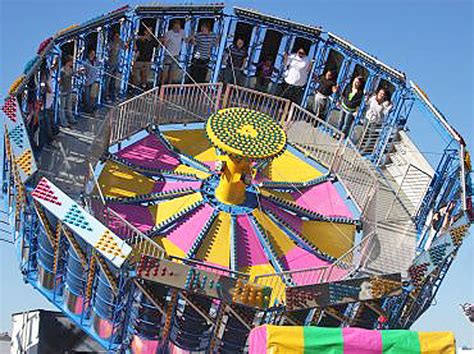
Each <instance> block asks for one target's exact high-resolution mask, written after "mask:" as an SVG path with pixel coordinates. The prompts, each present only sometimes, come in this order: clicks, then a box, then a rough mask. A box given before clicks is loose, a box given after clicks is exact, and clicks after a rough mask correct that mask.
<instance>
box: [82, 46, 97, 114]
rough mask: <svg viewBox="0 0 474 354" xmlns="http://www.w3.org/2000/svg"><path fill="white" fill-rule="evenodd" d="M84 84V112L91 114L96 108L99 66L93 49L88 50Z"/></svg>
mask: <svg viewBox="0 0 474 354" xmlns="http://www.w3.org/2000/svg"><path fill="white" fill-rule="evenodd" d="M84 73H85V76H86V82H85V86H84V111H86V112H87V113H92V111H94V109H95V107H96V98H97V95H98V93H99V83H98V82H97V80H98V78H99V65H98V63H97V58H96V55H95V50H94V49H92V48H91V49H89V52H88V53H87V60H86V63H85V66H84Z"/></svg>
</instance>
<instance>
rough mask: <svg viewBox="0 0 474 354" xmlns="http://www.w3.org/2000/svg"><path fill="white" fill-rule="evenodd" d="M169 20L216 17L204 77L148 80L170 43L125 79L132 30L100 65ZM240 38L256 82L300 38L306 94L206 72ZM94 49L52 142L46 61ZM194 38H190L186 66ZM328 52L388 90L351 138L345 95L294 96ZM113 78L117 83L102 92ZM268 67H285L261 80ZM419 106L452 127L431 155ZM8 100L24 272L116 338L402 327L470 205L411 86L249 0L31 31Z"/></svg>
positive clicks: (184, 345) (112, 341)
mask: <svg viewBox="0 0 474 354" xmlns="http://www.w3.org/2000/svg"><path fill="white" fill-rule="evenodd" d="M174 19H180V20H182V21H183V23H184V28H185V31H186V32H188V33H191V32H193V31H194V30H195V29H196V28H198V26H199V24H200V22H201V21H208V22H209V21H211V22H212V25H213V30H214V31H215V32H217V33H218V34H221V40H220V45H219V46H218V47H216V48H214V50H213V54H212V56H211V60H210V63H209V73H210V75H209V80H210V82H209V83H204V84H203V83H199V84H198V83H191V84H188V83H185V82H186V80H187V77H186V75H182V78H181V83H178V84H170V85H161V86H159V85H158V84H159V81H160V72H161V70H162V68H163V59H164V55H165V53H164V49H163V48H162V47H158V48H157V49H156V50H155V53H154V56H153V59H152V63H151V64H152V78H151V80H150V86H151V88H150V89H149V90H147V91H144V92H140V91H137V88H136V87H135V86H134V85H133V84H131V83H130V75H131V71H132V68H133V65H134V46H133V45H129V46H126V47H124V48H122V49H121V50H120V60H119V66H120V68H119V70H118V72H117V73H114V74H113V75H112V74H111V73H110V72H108V69H109V67H108V65H107V61H108V59H109V57H108V55H109V54H108V50H107V45H108V41H110V33H112V32H113V31H119V33H120V37H121V39H122V40H123V41H124V42H127V43H131V42H133V40H134V39H135V38H136V36H137V35H138V34H140V33H143V31H145V30H152V31H154V35H156V37H157V38H158V37H161V35H162V34H163V33H164V32H165V31H166V30H167V28H168V26H169V24H170V21H172V20H174ZM224 33H226V35H224ZM237 36H239V37H244V38H246V41H247V43H249V46H248V47H249V57H250V58H251V60H249V61H248V63H247V67H246V68H245V71H244V74H245V76H246V86H249V87H253V85H254V75H255V70H256V65H255V63H254V62H256V61H258V60H259V58H262V57H264V56H265V55H266V54H265V53H268V52H269V51H270V50H273V51H275V52H278V53H279V55H277V56H276V57H275V60H274V65H275V66H278V65H279V64H281V61H282V57H283V55H282V54H283V53H284V52H288V51H290V50H291V49H292V48H293V47H295V46H304V47H306V48H307V49H308V50H307V51H308V53H309V56H310V57H311V58H312V59H313V60H314V63H315V65H314V66H313V69H312V73H311V79H310V80H309V82H308V84H307V85H306V87H305V92H304V95H303V100H302V103H301V105H299V104H295V103H292V102H290V101H289V100H287V99H284V98H281V97H278V96H276V95H273V94H270V93H262V92H259V91H256V90H254V89H252V88H249V87H242V86H237V85H232V84H228V85H225V86H224V85H223V84H222V83H219V82H218V78H219V72H220V70H221V67H222V66H223V65H225V63H223V61H222V53H223V48H225V47H226V46H227V45H228V44H229V43H231V42H232V41H233V39H234V38H236V37H237ZM272 46H273V47H272ZM88 48H93V49H95V50H96V51H97V54H98V58H99V62H100V63H101V64H100V65H101V66H100V75H99V94H98V96H97V103H98V108H97V110H96V111H95V112H94V114H86V113H84V112H82V110H81V95H83V94H84V84H85V83H84V77H83V76H82V75H81V74H80V70H76V71H75V72H76V74H74V81H73V86H74V94H75V97H76V99H75V103H74V106H73V110H74V112H75V113H76V114H77V115H78V117H79V123H78V124H77V126H75V127H73V128H66V129H64V128H61V129H60V132H59V135H58V136H57V137H56V141H57V143H58V146H59V148H56V149H51V148H48V147H44V146H42V144H41V138H38V136H39V137H41V136H42V134H43V133H44V130H45V129H48V127H47V124H45V123H43V122H42V119H43V118H41V117H42V111H41V105H40V104H39V103H41V102H42V101H43V100H44V99H45V92H44V89H42V88H43V87H44V77H45V75H44V70H45V68H53V69H51V72H52V77H51V85H52V88H53V95H54V99H53V106H52V109H51V111H50V113H52V115H53V116H54V118H53V119H52V120H53V122H58V117H59V116H58V115H59V114H60V102H59V101H60V94H61V93H60V91H59V75H60V74H59V73H60V69H61V68H60V66H61V65H60V60H58V59H59V58H61V57H63V56H64V55H66V54H67V55H72V56H73V58H74V68H75V69H79V68H80V67H81V65H83V63H84V58H85V55H86V52H87V50H86V49H88ZM191 53H192V44H186V45H183V48H182V52H181V55H180V57H179V65H180V68H181V69H183V71H184V72H186V68H187V67H188V66H189V65H190V63H191V60H192V56H191ZM53 63H55V64H54V65H53ZM328 67H330V68H332V69H335V70H336V71H337V73H338V75H337V78H338V83H339V84H340V85H343V84H344V83H346V82H348V81H349V80H351V78H352V77H353V76H354V75H361V74H362V75H365V76H366V78H367V83H366V90H367V91H370V90H374V89H376V88H377V87H385V88H386V89H387V90H388V91H390V93H391V96H392V98H391V100H392V102H393V104H394V108H393V110H392V111H391V113H390V114H389V116H388V117H387V118H386V119H385V121H384V122H383V123H382V124H380V126H378V127H376V129H372V130H371V131H370V132H363V133H362V135H361V136H360V137H359V138H358V140H357V141H356V142H353V141H352V140H351V139H348V138H347V137H345V136H344V135H343V134H342V133H341V132H339V131H338V130H337V129H336V128H334V126H333V124H332V123H333V120H334V117H335V116H337V114H335V113H334V112H336V111H337V110H338V107H337V101H338V96H339V93H335V94H334V95H333V97H332V98H331V103H330V107H329V112H330V114H329V118H328V121H327V122H326V121H324V120H321V119H319V118H318V117H316V116H315V115H314V114H312V113H311V112H310V111H308V110H307V109H305V107H306V105H307V103H308V101H309V99H310V97H311V96H312V95H313V94H314V91H315V89H316V87H317V80H315V79H313V78H316V77H318V76H320V75H321V74H322V73H323V72H324V70H326V69H327V68H328ZM111 77H112V78H113V79H114V80H115V83H114V84H116V85H117V90H118V91H119V92H120V97H122V99H121V100H120V101H119V102H116V103H115V104H114V105H113V106H110V105H108V104H106V103H105V102H104V99H105V91H106V90H107V87H108V86H109V85H110V78H111ZM280 81H281V72H279V71H277V72H275V73H274V74H273V77H272V84H271V86H276V85H277V84H278V83H279V82H280ZM270 92H274V91H272V88H270ZM414 104H417V106H419V107H420V108H421V109H422V110H423V111H424V112H425V113H426V114H427V116H428V118H429V119H430V120H431V121H432V122H434V123H435V124H436V127H437V129H438V130H439V131H440V134H442V135H443V137H445V141H447V143H446V145H445V146H443V147H442V148H441V149H440V155H441V156H442V157H441V158H440V159H439V161H438V162H437V164H436V165H434V166H432V164H430V162H429V161H428V160H427V159H426V158H425V157H424V155H423V154H422V153H421V152H420V151H419V149H418V148H417V146H416V141H413V140H412V138H411V137H410V135H409V133H408V130H407V129H406V128H407V121H408V118H409V115H410V112H411V109H412V107H413V105H414ZM3 112H4V114H5V140H4V141H5V144H4V147H5V149H4V151H5V153H4V175H3V177H4V178H3V181H4V184H3V190H4V194H5V196H6V198H5V200H6V207H7V208H8V212H9V214H10V219H11V225H12V228H13V230H14V232H13V233H12V235H13V240H12V241H13V242H14V243H15V245H16V246H17V250H18V257H19V262H20V269H21V271H22V274H23V276H24V279H25V280H26V281H27V282H28V283H30V284H31V285H33V286H34V287H35V288H36V289H38V291H40V292H41V293H42V294H43V295H44V296H45V297H46V298H47V299H48V300H49V301H51V302H52V303H53V304H55V305H56V306H57V307H58V308H59V309H61V311H63V312H65V313H66V314H67V315H68V316H69V317H70V318H71V319H72V320H73V321H75V322H76V323H77V324H78V325H79V326H80V327H81V328H82V329H84V330H85V331H86V332H87V333H88V334H89V335H91V336H92V337H94V338H95V339H96V340H97V341H98V342H99V343H101V344H102V345H103V346H104V348H106V349H107V350H110V351H115V352H126V351H130V352H133V353H155V352H158V351H160V350H161V351H165V352H166V351H179V350H184V351H187V352H241V351H244V350H245V343H246V339H247V336H248V333H249V331H250V329H251V328H253V327H254V326H256V325H259V324H289V325H317V326H323V327H331V326H332V327H334V326H357V327H363V328H369V329H373V328H384V329H390V328H409V327H410V326H411V324H412V323H413V322H414V321H415V320H416V319H417V318H418V317H419V316H420V315H421V314H422V313H423V312H424V311H426V310H427V309H428V307H429V306H430V304H431V302H432V300H433V298H434V296H435V295H436V292H437V289H438V288H439V286H440V284H441V282H442V280H443V278H444V276H445V274H446V272H447V270H448V268H449V266H450V264H451V263H452V261H453V260H454V257H455V255H456V252H457V250H458V249H459V247H460V246H461V244H462V239H463V237H464V236H465V235H466V233H467V232H468V228H469V225H470V222H471V220H472V216H473V215H472V197H471V194H472V190H471V187H470V169H471V166H470V159H469V154H468V152H467V151H466V146H465V143H464V141H463V139H462V137H461V136H460V135H459V134H458V133H457V132H456V131H455V130H454V129H453V128H452V127H451V126H450V125H449V123H448V121H447V120H446V119H445V118H444V116H443V115H442V114H441V113H440V112H439V111H438V110H437V109H436V107H435V106H434V105H433V104H432V103H431V102H430V101H429V99H428V97H427V96H426V94H425V93H424V92H423V91H422V90H421V89H420V88H419V87H418V86H417V85H416V84H414V83H412V82H407V81H406V77H405V75H404V74H403V73H401V72H400V71H398V70H396V69H393V68H391V67H390V66H387V65H385V64H384V63H382V62H381V61H379V60H378V59H376V58H375V57H373V56H371V55H369V54H367V53H365V52H363V51H362V50H360V49H358V48H357V47H355V46H353V45H352V44H350V43H349V42H348V41H346V40H344V39H342V38H340V37H338V36H336V35H334V34H332V33H329V32H324V31H323V30H322V29H321V28H319V27H314V26H306V25H302V24H299V23H295V22H291V21H288V20H283V19H279V18H276V17H273V16H267V15H264V14H261V13H259V12H255V11H252V10H247V9H241V8H234V13H233V14H232V15H227V14H224V6H223V5H220V4H216V5H185V6H184V5H183V6H180V5H156V6H138V7H135V8H130V7H123V8H120V9H118V10H116V11H113V12H111V13H108V14H105V15H102V16H99V17H97V18H94V19H92V20H90V21H87V22H86V23H83V24H81V25H74V26H71V27H70V28H67V29H65V30H62V31H60V32H58V33H57V34H56V35H54V36H53V37H51V38H48V39H47V40H45V41H44V42H43V43H41V45H40V47H39V49H38V54H37V56H35V58H34V59H33V60H32V61H30V62H29V63H28V64H27V66H26V68H25V72H24V75H22V76H21V77H20V78H19V79H18V80H17V81H16V82H15V83H14V84H13V85H12V87H11V89H10V92H9V96H8V98H7V99H6V101H5V104H4V106H3ZM363 112H364V107H363V106H362V107H361V108H360V110H359V112H358V113H357V117H356V121H357V120H360V119H361V118H362V115H363ZM448 205H449V208H447V206H448ZM440 210H443V212H442V214H440ZM436 213H438V214H439V215H440V216H441V218H442V219H443V220H444V221H445V222H444V223H443V227H442V228H434V227H433V226H432V222H431V221H432V219H433V217H434V215H435V214H436ZM439 215H438V216H439Z"/></svg>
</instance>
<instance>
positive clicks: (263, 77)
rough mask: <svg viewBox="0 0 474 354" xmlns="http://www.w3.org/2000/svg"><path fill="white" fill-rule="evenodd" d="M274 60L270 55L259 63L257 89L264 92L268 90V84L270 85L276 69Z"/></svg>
mask: <svg viewBox="0 0 474 354" xmlns="http://www.w3.org/2000/svg"><path fill="white" fill-rule="evenodd" d="M272 63H273V60H272V58H270V57H266V58H265V59H264V60H262V61H261V62H260V63H258V65H257V87H256V89H257V90H259V91H262V92H268V86H269V85H270V80H271V78H272V74H273V72H274V71H275V67H274V66H273V64H272Z"/></svg>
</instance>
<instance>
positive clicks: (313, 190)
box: [291, 182, 352, 218]
mask: <svg viewBox="0 0 474 354" xmlns="http://www.w3.org/2000/svg"><path fill="white" fill-rule="evenodd" d="M291 196H292V197H293V198H294V199H295V202H296V204H298V205H299V206H302V207H304V208H306V209H309V210H311V211H314V212H316V213H320V214H323V215H325V216H342V217H346V218H351V217H352V213H351V212H350V210H349V208H348V207H347V205H346V204H345V203H344V200H342V197H341V196H340V195H339V192H338V191H337V189H336V187H334V185H333V184H332V183H331V182H324V183H321V184H318V185H316V186H312V187H310V188H305V189H303V195H301V193H298V192H292V193H291Z"/></svg>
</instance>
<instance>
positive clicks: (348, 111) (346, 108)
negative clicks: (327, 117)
mask: <svg viewBox="0 0 474 354" xmlns="http://www.w3.org/2000/svg"><path fill="white" fill-rule="evenodd" d="M364 85H365V82H364V78H363V77H362V76H357V77H356V78H355V79H354V80H353V81H352V84H351V85H346V87H345V88H344V91H343V92H342V97H341V115H340V118H339V130H340V131H341V132H342V133H343V134H344V135H345V136H346V137H347V136H348V135H349V133H350V131H351V128H352V124H353V123H354V117H355V114H356V112H357V109H358V108H359V106H360V104H361V103H362V99H363V98H364V91H363V90H364Z"/></svg>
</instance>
